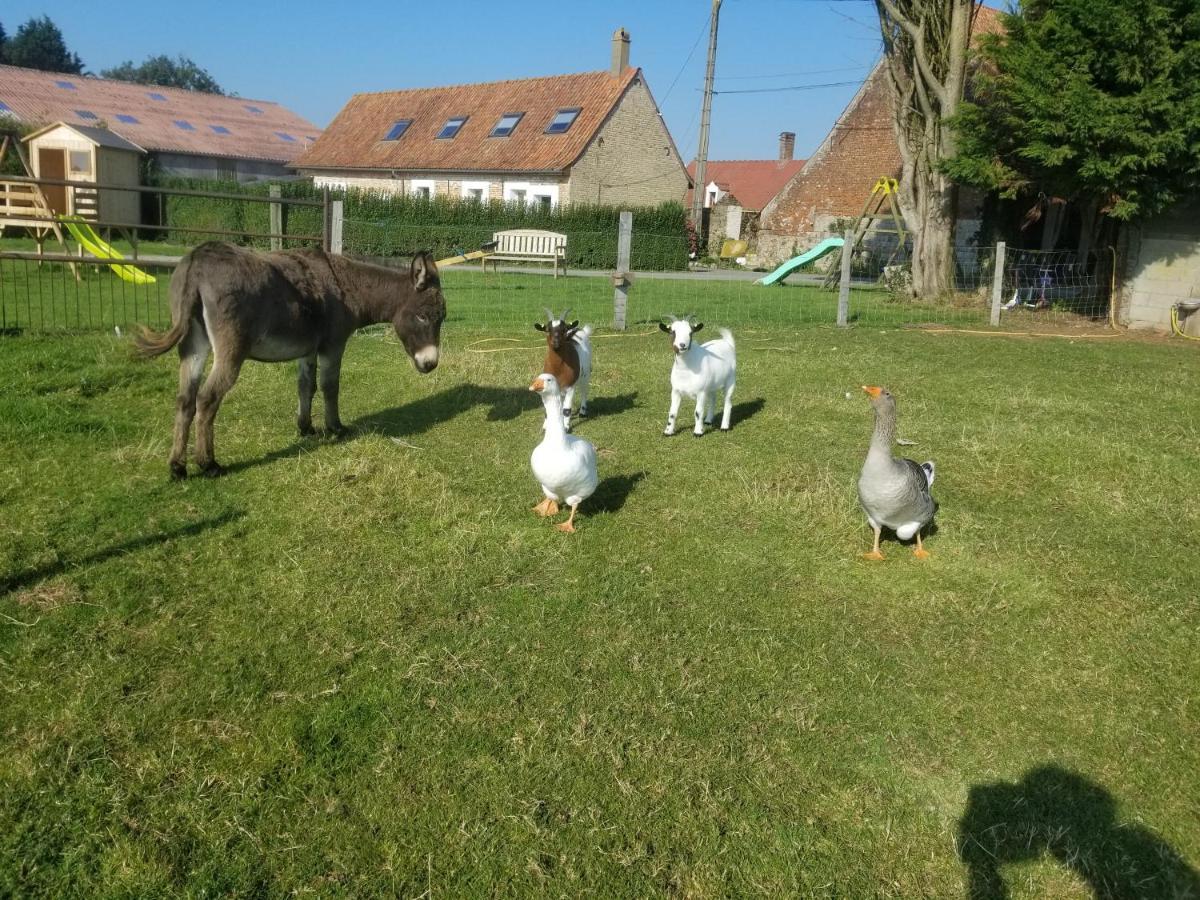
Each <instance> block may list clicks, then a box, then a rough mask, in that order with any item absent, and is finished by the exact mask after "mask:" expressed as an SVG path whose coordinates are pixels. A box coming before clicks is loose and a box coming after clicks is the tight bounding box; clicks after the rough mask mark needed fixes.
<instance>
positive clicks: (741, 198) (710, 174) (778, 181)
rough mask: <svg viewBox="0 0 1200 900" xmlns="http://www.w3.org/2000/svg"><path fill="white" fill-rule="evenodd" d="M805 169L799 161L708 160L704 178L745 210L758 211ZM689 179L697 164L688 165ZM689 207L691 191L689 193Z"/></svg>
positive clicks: (693, 176) (693, 175)
mask: <svg viewBox="0 0 1200 900" xmlns="http://www.w3.org/2000/svg"><path fill="white" fill-rule="evenodd" d="M802 168H804V160H802V159H783V160H781V159H710V160H709V161H708V162H707V163H705V167H704V177H705V178H707V179H708V181H709V182H715V183H716V184H718V185H720V187H721V190H723V191H728V192H729V193H730V194H733V196H734V197H736V198H737V199H738V202H739V203H740V204H741V205H742V206H743V207H745V208H746V209H751V210H761V209H762V208H763V207H764V206H766V205H767V204H768V203H770V202H771V201H772V200H773V199H774V198H775V196H776V195H777V194H778V193H779V192H780V191H782V190H783V188H784V186H785V185H786V184H787V183H788V182H789V181H790V180H791V178H792V176H793V175H795V174H796V173H797V172H799V171H800V170H801V169H802ZM687 172H688V177H689V178H691V179H692V180H693V181H695V180H696V163H695V161H694V160H693V161H692V162H690V163H688V169H687ZM687 202H688V204H689V205H690V204H691V191H688V200H687Z"/></svg>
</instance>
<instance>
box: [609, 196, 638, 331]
mask: <svg viewBox="0 0 1200 900" xmlns="http://www.w3.org/2000/svg"><path fill="white" fill-rule="evenodd" d="M632 245H633V213H631V212H622V213H621V225H620V230H619V231H618V232H617V271H616V272H614V273H613V328H615V329H617V331H624V330H625V313H626V311H627V309H628V306H629V286H630V284H631V283H632V279H631V278H630V275H629V251H630V247H631V246H632Z"/></svg>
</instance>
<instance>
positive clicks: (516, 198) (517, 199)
mask: <svg viewBox="0 0 1200 900" xmlns="http://www.w3.org/2000/svg"><path fill="white" fill-rule="evenodd" d="M512 200H513V202H514V203H520V204H521V205H522V206H524V205H525V192H524V191H523V190H521V189H520V188H516V189H514V190H513V192H512Z"/></svg>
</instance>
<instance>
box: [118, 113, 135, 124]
mask: <svg viewBox="0 0 1200 900" xmlns="http://www.w3.org/2000/svg"><path fill="white" fill-rule="evenodd" d="M117 121H118V122H124V123H125V124H126V125H137V124H138V120H137V116H131V115H129V114H128V113H117Z"/></svg>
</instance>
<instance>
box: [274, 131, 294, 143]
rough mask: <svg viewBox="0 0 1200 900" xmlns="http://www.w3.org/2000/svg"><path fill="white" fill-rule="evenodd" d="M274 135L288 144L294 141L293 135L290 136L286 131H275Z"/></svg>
mask: <svg viewBox="0 0 1200 900" xmlns="http://www.w3.org/2000/svg"><path fill="white" fill-rule="evenodd" d="M275 137H277V138H279V139H280V140H281V141H287V142H288V143H289V144H294V143H296V139H295V138H294V137H292V136H291V135H290V134H288V133H287V132H286V131H277V132H275Z"/></svg>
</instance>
